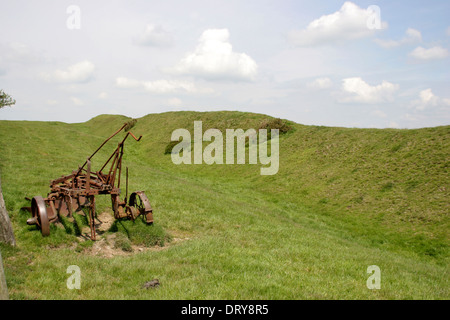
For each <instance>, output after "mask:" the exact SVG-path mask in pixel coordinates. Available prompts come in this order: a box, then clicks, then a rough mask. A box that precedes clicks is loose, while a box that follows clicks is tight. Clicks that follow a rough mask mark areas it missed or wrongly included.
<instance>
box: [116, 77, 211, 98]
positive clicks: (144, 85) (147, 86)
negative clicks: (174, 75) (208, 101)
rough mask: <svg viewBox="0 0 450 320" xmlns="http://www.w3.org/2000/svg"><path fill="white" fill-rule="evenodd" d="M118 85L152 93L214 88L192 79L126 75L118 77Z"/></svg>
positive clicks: (201, 91)
mask: <svg viewBox="0 0 450 320" xmlns="http://www.w3.org/2000/svg"><path fill="white" fill-rule="evenodd" d="M116 86H117V87H119V88H125V89H130V88H137V89H143V90H145V91H149V92H152V93H159V94H167V93H211V92H212V91H213V90H212V89H209V88H198V87H197V86H196V85H195V84H194V83H193V82H191V81H178V80H165V79H162V80H155V81H139V80H135V79H128V78H125V77H118V78H116Z"/></svg>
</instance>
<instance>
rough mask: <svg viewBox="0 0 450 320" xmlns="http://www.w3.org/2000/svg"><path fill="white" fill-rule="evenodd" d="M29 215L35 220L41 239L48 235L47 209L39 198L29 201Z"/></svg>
mask: <svg viewBox="0 0 450 320" xmlns="http://www.w3.org/2000/svg"><path fill="white" fill-rule="evenodd" d="M31 215H32V216H33V218H36V224H37V226H38V228H39V229H41V233H42V236H43V237H46V236H48V235H50V222H49V221H48V216H47V208H46V206H45V201H44V199H43V198H42V197H41V196H36V197H34V198H33V199H32V200H31Z"/></svg>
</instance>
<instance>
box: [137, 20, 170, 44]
mask: <svg viewBox="0 0 450 320" xmlns="http://www.w3.org/2000/svg"><path fill="white" fill-rule="evenodd" d="M133 42H134V43H135V44H138V45H143V46H152V47H168V46H171V45H172V43H173V37H172V34H171V33H170V32H168V31H166V30H165V29H164V28H163V27H162V26H160V25H153V24H149V25H147V26H146V28H145V30H144V32H143V33H142V34H140V35H139V36H137V37H136V38H135V39H134V40H133Z"/></svg>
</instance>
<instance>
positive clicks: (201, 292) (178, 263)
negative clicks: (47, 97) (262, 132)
mask: <svg viewBox="0 0 450 320" xmlns="http://www.w3.org/2000/svg"><path fill="white" fill-rule="evenodd" d="M264 119H267V116H264V115H259V114H249V113H240V112H214V113H195V112H176V113H164V114H153V115H148V116H146V117H143V118H141V119H139V121H138V124H137V125H136V127H135V128H134V129H133V132H134V133H135V134H142V135H143V136H144V137H143V140H142V141H141V142H140V143H135V142H133V141H129V142H127V146H126V155H125V159H124V161H125V162H126V165H128V166H129V167H130V184H131V186H130V188H131V189H132V190H139V189H143V190H145V191H146V193H147V194H148V195H149V198H150V200H151V202H152V206H153V207H154V210H155V218H156V219H157V223H158V224H159V225H160V226H162V227H163V228H165V229H167V230H169V232H171V233H172V234H173V235H175V236H177V237H189V238H190V240H188V241H184V242H182V243H180V244H177V245H174V246H171V247H169V248H168V249H165V250H162V251H155V252H145V253H141V254H136V255H134V256H132V257H116V258H114V259H105V258H99V257H91V256H86V255H84V254H83V253H77V252H74V251H73V250H70V249H68V246H69V243H71V242H72V241H74V239H73V238H71V237H69V236H67V235H66V234H65V233H64V232H63V231H61V230H53V231H52V236H51V237H49V238H45V239H42V238H41V237H40V234H39V232H37V231H35V230H34V229H33V228H30V227H27V226H26V224H25V221H26V218H27V215H26V214H24V213H20V212H19V209H20V207H21V206H23V205H25V204H26V202H24V201H23V200H22V199H23V197H24V196H30V197H31V196H34V195H37V194H41V195H45V194H46V193H47V191H48V181H49V180H51V179H53V178H56V177H57V176H59V175H62V174H66V173H68V172H70V170H72V169H74V168H76V167H77V166H78V165H79V164H81V163H82V162H83V158H84V157H87V156H88V155H90V153H91V152H92V151H93V150H95V149H96V147H97V146H98V145H99V144H100V143H101V142H102V140H103V139H104V138H105V137H107V136H109V135H110V134H111V133H112V132H114V130H115V129H116V128H118V127H120V125H121V124H122V123H123V122H124V121H125V120H126V118H125V117H120V116H99V117H96V118H94V119H92V120H90V121H88V122H86V123H83V124H70V125H69V124H64V123H54V122H52V123H50V122H47V123H44V122H11V121H2V122H0V150H1V152H0V168H1V169H2V183H3V184H2V187H3V192H4V196H5V200H6V205H7V207H8V209H9V211H10V215H11V218H12V220H13V223H14V228H15V232H16V237H17V240H18V248H16V249H13V248H9V247H2V249H3V250H2V254H3V256H4V259H5V261H4V263H5V265H6V269H7V277H8V281H9V283H8V285H9V289H10V295H11V297H12V298H17V299H20V298H28V299H29V298H46V299H47V298H88V299H95V298H104V299H109V298H118V299H123V298H133V299H135V298H150V299H158V298H160V299H173V298H179V299H184V298H194V299H200V298H212V299H216V298H221V299H233V298H243V299H247V298H256V299H258V298H265V299H286V298H290V299H314V298H351V299H353V298H355V299H371V298H378V299H380V298H381V299H382V298H387V299H392V298H395V299H396V298H448V297H449V292H448V288H449V286H448V280H447V278H448V277H447V266H448V240H449V238H448V230H449V220H448V212H449V202H448V199H449V188H450V186H449V181H450V180H449V177H448V163H449V154H450V153H449V151H450V147H449V141H450V139H449V138H450V127H449V126H446V127H438V128H430V129H419V130H393V129H392V130H391V129H389V130H387V129H386V130H378V129H345V128H327V127H317V126H302V125H298V124H292V125H293V127H294V131H293V132H291V133H288V134H286V135H285V136H283V137H282V138H281V140H280V170H279V172H278V174H276V175H274V176H261V175H259V169H260V165H259V164H258V165H211V166H208V165H205V164H203V165H180V166H176V165H174V164H173V163H172V162H171V158H170V155H164V150H165V147H166V145H167V143H168V142H169V141H170V136H171V133H172V131H173V130H174V129H176V128H187V129H190V130H191V131H192V129H193V121H194V120H202V121H203V130H206V129H207V128H213V127H214V128H219V129H222V130H224V129H225V128H244V129H246V128H258V126H259V124H260V123H261V122H262V121H263V120H264ZM115 141H117V139H116V140H115ZM113 146H114V144H113V143H111V144H109V145H107V146H106V148H104V149H105V150H104V152H101V153H99V155H98V156H96V157H95V158H94V161H95V162H94V166H95V164H100V163H102V162H103V159H105V157H106V156H107V155H109V153H110V152H111V150H112V149H113ZM102 151H103V150H102ZM99 200H100V202H99V209H107V208H108V205H109V201H108V199H100V197H99ZM64 244H66V245H64ZM47 248H54V249H52V250H46V249H47ZM71 264H77V265H79V266H80V268H81V270H82V272H83V273H82V274H83V278H82V279H83V280H82V281H83V283H82V290H79V291H70V290H68V289H67V288H66V286H65V281H66V279H67V277H68V275H67V274H66V273H65V271H66V268H67V266H68V265H71ZM373 264H375V265H378V266H379V267H380V268H381V271H382V290H378V291H371V290H368V289H367V287H366V280H367V278H368V276H369V275H368V274H366V269H367V267H368V266H369V265H373ZM153 278H159V279H160V281H161V283H162V284H163V285H162V287H161V288H160V289H158V290H153V291H147V290H142V289H140V285H141V284H142V283H144V282H145V281H148V280H151V279H153Z"/></svg>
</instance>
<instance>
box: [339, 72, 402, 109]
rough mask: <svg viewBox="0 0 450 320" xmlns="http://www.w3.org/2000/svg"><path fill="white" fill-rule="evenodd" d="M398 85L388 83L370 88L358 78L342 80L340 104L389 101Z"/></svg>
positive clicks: (383, 82)
mask: <svg viewBox="0 0 450 320" xmlns="http://www.w3.org/2000/svg"><path fill="white" fill-rule="evenodd" d="M398 88H399V85H398V84H393V83H391V82H388V81H384V80H383V81H382V83H381V84H379V85H376V86H371V85H369V84H368V83H367V82H365V81H364V80H362V79H361V78H359V77H354V78H346V79H343V80H342V91H343V96H342V97H341V98H340V102H359V103H379V102H385V101H391V100H392V99H393V94H394V93H395V92H396V91H397V90H398Z"/></svg>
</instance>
